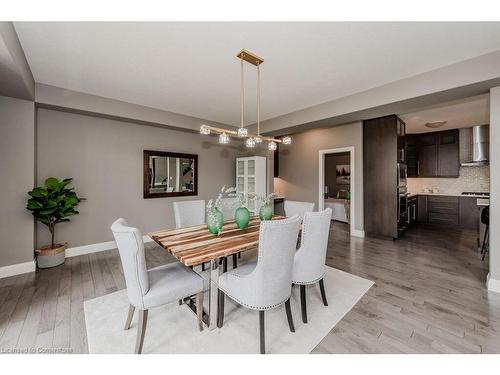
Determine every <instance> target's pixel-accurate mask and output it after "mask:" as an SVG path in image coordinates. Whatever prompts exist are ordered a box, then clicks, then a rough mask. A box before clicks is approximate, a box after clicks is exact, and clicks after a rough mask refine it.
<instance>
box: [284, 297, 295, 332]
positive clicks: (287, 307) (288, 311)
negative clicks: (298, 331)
mask: <svg viewBox="0 0 500 375" xmlns="http://www.w3.org/2000/svg"><path fill="white" fill-rule="evenodd" d="M285 310H286V318H287V319H288V326H289V327H290V332H295V326H294V324H293V316H292V309H291V308H290V298H289V299H287V300H286V302H285Z"/></svg>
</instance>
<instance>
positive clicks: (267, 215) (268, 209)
mask: <svg viewBox="0 0 500 375" xmlns="http://www.w3.org/2000/svg"><path fill="white" fill-rule="evenodd" d="M276 197H277V194H276V193H271V194H269V195H267V196H265V195H258V194H254V195H253V198H254V199H255V200H257V201H260V202H262V205H261V206H260V210H259V218H260V220H262V221H265V220H271V219H272V218H273V207H272V204H271V203H272V200H273V199H274V198H276Z"/></svg>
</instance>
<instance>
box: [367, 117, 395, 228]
mask: <svg viewBox="0 0 500 375" xmlns="http://www.w3.org/2000/svg"><path fill="white" fill-rule="evenodd" d="M402 131H403V129H402V128H401V121H398V117H397V116H395V115H391V116H385V117H380V118H375V119H370V120H365V121H363V183H364V189H363V194H364V202H365V206H364V207H365V208H364V226H365V233H366V234H367V236H382V237H388V238H398V219H399V213H398V208H399V204H398V199H399V197H398V186H397V178H398V176H397V174H398V159H400V158H401V156H402V155H401V150H400V149H399V147H401V143H400V142H398V141H401V138H400V136H398V134H401V132H402Z"/></svg>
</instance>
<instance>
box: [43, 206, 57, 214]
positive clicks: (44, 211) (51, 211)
mask: <svg viewBox="0 0 500 375" xmlns="http://www.w3.org/2000/svg"><path fill="white" fill-rule="evenodd" d="M56 211H57V207H53V208H44V209H43V210H41V211H40V215H44V216H49V215H52V214H53V213H55V212H56Z"/></svg>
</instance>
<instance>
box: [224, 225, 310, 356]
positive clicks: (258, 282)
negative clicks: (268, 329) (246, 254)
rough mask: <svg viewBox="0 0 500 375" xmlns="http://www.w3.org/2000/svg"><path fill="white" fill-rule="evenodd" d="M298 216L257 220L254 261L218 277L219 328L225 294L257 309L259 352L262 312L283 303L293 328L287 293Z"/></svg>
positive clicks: (262, 345) (262, 337)
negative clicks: (258, 223)
mask: <svg viewBox="0 0 500 375" xmlns="http://www.w3.org/2000/svg"><path fill="white" fill-rule="evenodd" d="M299 229H300V218H299V217H298V216H294V217H292V218H289V219H284V220H274V221H264V222H262V223H261V224H260V235H259V248H258V252H259V254H258V257H257V261H256V262H251V263H246V264H244V265H242V266H241V267H238V268H237V269H234V270H232V271H230V272H226V273H223V274H222V275H221V276H220V277H219V309H218V311H219V314H218V324H217V325H218V326H219V328H220V327H222V326H223V324H224V296H225V295H227V296H228V297H229V298H231V299H232V300H233V301H235V302H237V303H238V304H240V305H241V306H243V307H246V308H248V309H251V310H258V311H259V327H260V352H261V354H264V353H265V351H266V343H265V322H264V312H265V311H266V310H270V309H275V308H277V307H279V306H281V305H283V304H285V310H286V315H287V318H288V325H289V328H290V331H291V332H295V327H294V324H293V317H292V311H291V308H290V295H291V292H292V287H291V285H292V271H293V259H294V254H295V249H296V243H297V236H298V234H299Z"/></svg>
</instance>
